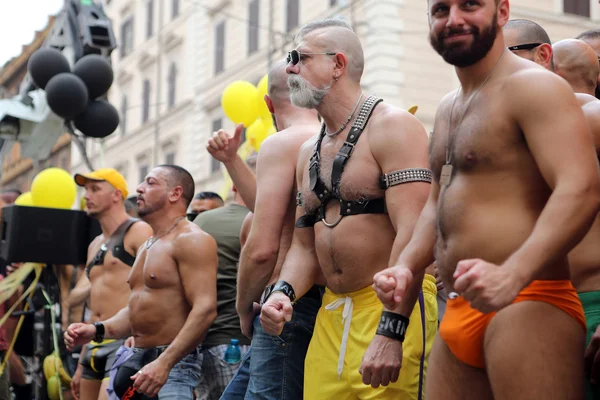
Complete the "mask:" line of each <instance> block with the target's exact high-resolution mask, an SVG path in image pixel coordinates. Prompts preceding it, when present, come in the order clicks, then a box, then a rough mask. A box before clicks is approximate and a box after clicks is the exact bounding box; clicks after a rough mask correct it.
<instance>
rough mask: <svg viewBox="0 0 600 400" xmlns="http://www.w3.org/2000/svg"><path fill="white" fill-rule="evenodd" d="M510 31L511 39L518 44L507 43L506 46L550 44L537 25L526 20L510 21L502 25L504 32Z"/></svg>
mask: <svg viewBox="0 0 600 400" xmlns="http://www.w3.org/2000/svg"><path fill="white" fill-rule="evenodd" d="M507 31H511V32H510V35H511V38H514V40H515V41H517V42H518V43H512V42H511V43H508V42H507V45H508V46H509V47H510V46H516V45H519V44H529V43H547V44H552V42H551V41H550V36H548V33H547V32H546V30H545V29H544V28H542V27H541V26H540V25H539V24H536V23H535V22H533V21H530V20H528V19H511V20H510V21H508V23H507V24H506V25H504V32H505V33H506V32H507Z"/></svg>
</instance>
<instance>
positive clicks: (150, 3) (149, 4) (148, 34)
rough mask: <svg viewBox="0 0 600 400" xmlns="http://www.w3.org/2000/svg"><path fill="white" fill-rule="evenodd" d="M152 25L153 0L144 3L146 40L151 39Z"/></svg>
mask: <svg viewBox="0 0 600 400" xmlns="http://www.w3.org/2000/svg"><path fill="white" fill-rule="evenodd" d="M153 23H154V0H148V2H147V3H146V39H150V38H151V37H152V28H153Z"/></svg>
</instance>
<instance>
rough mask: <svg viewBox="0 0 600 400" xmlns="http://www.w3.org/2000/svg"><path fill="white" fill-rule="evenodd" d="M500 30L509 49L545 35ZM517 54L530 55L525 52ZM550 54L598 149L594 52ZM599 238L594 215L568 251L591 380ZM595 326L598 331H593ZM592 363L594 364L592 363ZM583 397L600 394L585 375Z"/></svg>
mask: <svg viewBox="0 0 600 400" xmlns="http://www.w3.org/2000/svg"><path fill="white" fill-rule="evenodd" d="M503 31H504V40H505V43H506V45H507V46H508V48H509V49H511V48H514V47H519V46H520V44H521V43H526V42H527V40H526V38H525V36H527V35H531V34H532V32H534V31H535V32H543V34H544V35H546V36H547V34H546V33H545V31H544V30H543V28H542V27H541V26H539V25H537V24H536V23H534V22H532V21H528V20H518V22H514V21H513V20H511V21H509V22H508V23H507V24H506V26H505V27H504V30H503ZM524 39H525V41H524ZM517 54H518V55H519V56H521V57H524V58H528V59H530V58H529V57H528V54H527V53H525V52H520V53H517ZM529 55H530V54H529ZM551 57H552V59H553V60H554V72H556V73H557V74H558V75H559V76H561V77H562V78H564V79H565V80H566V81H567V82H568V83H569V84H570V85H571V88H572V89H573V91H574V92H575V96H576V97H577V100H578V101H579V103H580V105H581V106H582V107H583V112H584V115H585V116H586V119H587V120H588V123H589V125H590V128H591V130H592V135H593V137H594V141H595V147H596V151H597V152H598V151H599V150H600V101H598V100H597V99H596V98H595V97H594V91H595V89H596V77H597V76H598V73H600V71H599V69H600V66H599V65H598V60H597V57H596V54H595V53H594V51H593V50H592V48H591V47H590V46H589V45H588V44H586V43H584V42H583V41H580V40H576V39H566V40H561V41H558V42H556V43H554V45H553V46H552V53H551ZM534 61H537V62H538V64H540V65H542V66H543V67H546V68H547V69H551V68H550V64H549V63H548V62H544V61H543V58H536V59H535V60H534ZM540 61H542V62H540ZM598 241H600V217H599V216H596V219H595V221H594V224H593V225H592V228H591V229H590V230H589V232H588V233H587V234H586V236H585V237H584V238H583V240H582V241H581V242H579V244H578V245H577V246H575V248H574V249H573V250H572V251H571V252H570V253H569V267H570V271H571V281H572V282H573V285H574V286H575V289H576V290H577V293H578V295H579V298H580V300H581V302H582V305H583V310H584V312H585V315H586V322H587V337H586V347H587V351H586V354H585V359H586V364H585V366H586V373H587V376H588V377H591V380H592V381H595V380H596V379H598V378H600V376H599V375H600V374H599V373H600V371H599V370H598V367H600V357H599V358H598V360H596V362H595V363H594V359H595V358H596V357H595V356H596V353H597V352H598V350H600V349H599V347H600V346H598V344H599V343H598V340H599V339H600V330H598V325H599V323H600V319H599V318H598V313H599V310H600V295H599V293H600V268H599V267H600V251H599V250H598V246H597V243H598ZM597 330H598V334H595V332H596V331H597ZM592 337H595V338H596V339H594V342H593V343H592V342H591V341H592ZM594 364H596V365H595V366H594ZM586 397H587V398H588V399H597V398H599V397H600V388H598V387H596V386H595V385H592V384H591V382H590V380H589V379H586Z"/></svg>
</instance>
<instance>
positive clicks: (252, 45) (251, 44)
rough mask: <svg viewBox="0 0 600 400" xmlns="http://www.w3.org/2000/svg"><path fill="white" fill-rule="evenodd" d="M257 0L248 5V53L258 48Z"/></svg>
mask: <svg viewBox="0 0 600 400" xmlns="http://www.w3.org/2000/svg"><path fill="white" fill-rule="evenodd" d="M258 6H259V0H252V1H251V2H250V4H249V5H248V55H250V54H252V53H254V52H255V51H257V50H258V24H259V20H258V14H259V8H258Z"/></svg>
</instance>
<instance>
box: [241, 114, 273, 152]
mask: <svg viewBox="0 0 600 400" xmlns="http://www.w3.org/2000/svg"><path fill="white" fill-rule="evenodd" d="M273 133H275V127H274V126H273V123H272V122H271V120H270V119H268V120H264V119H262V118H260V119H257V120H256V121H255V122H254V123H253V124H252V125H250V126H249V127H248V129H247V130H246V139H248V141H249V142H250V145H251V146H252V147H253V148H254V150H256V151H258V150H259V149H260V146H261V144H262V142H264V141H265V139H266V138H267V137H268V136H269V135H272V134H273Z"/></svg>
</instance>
